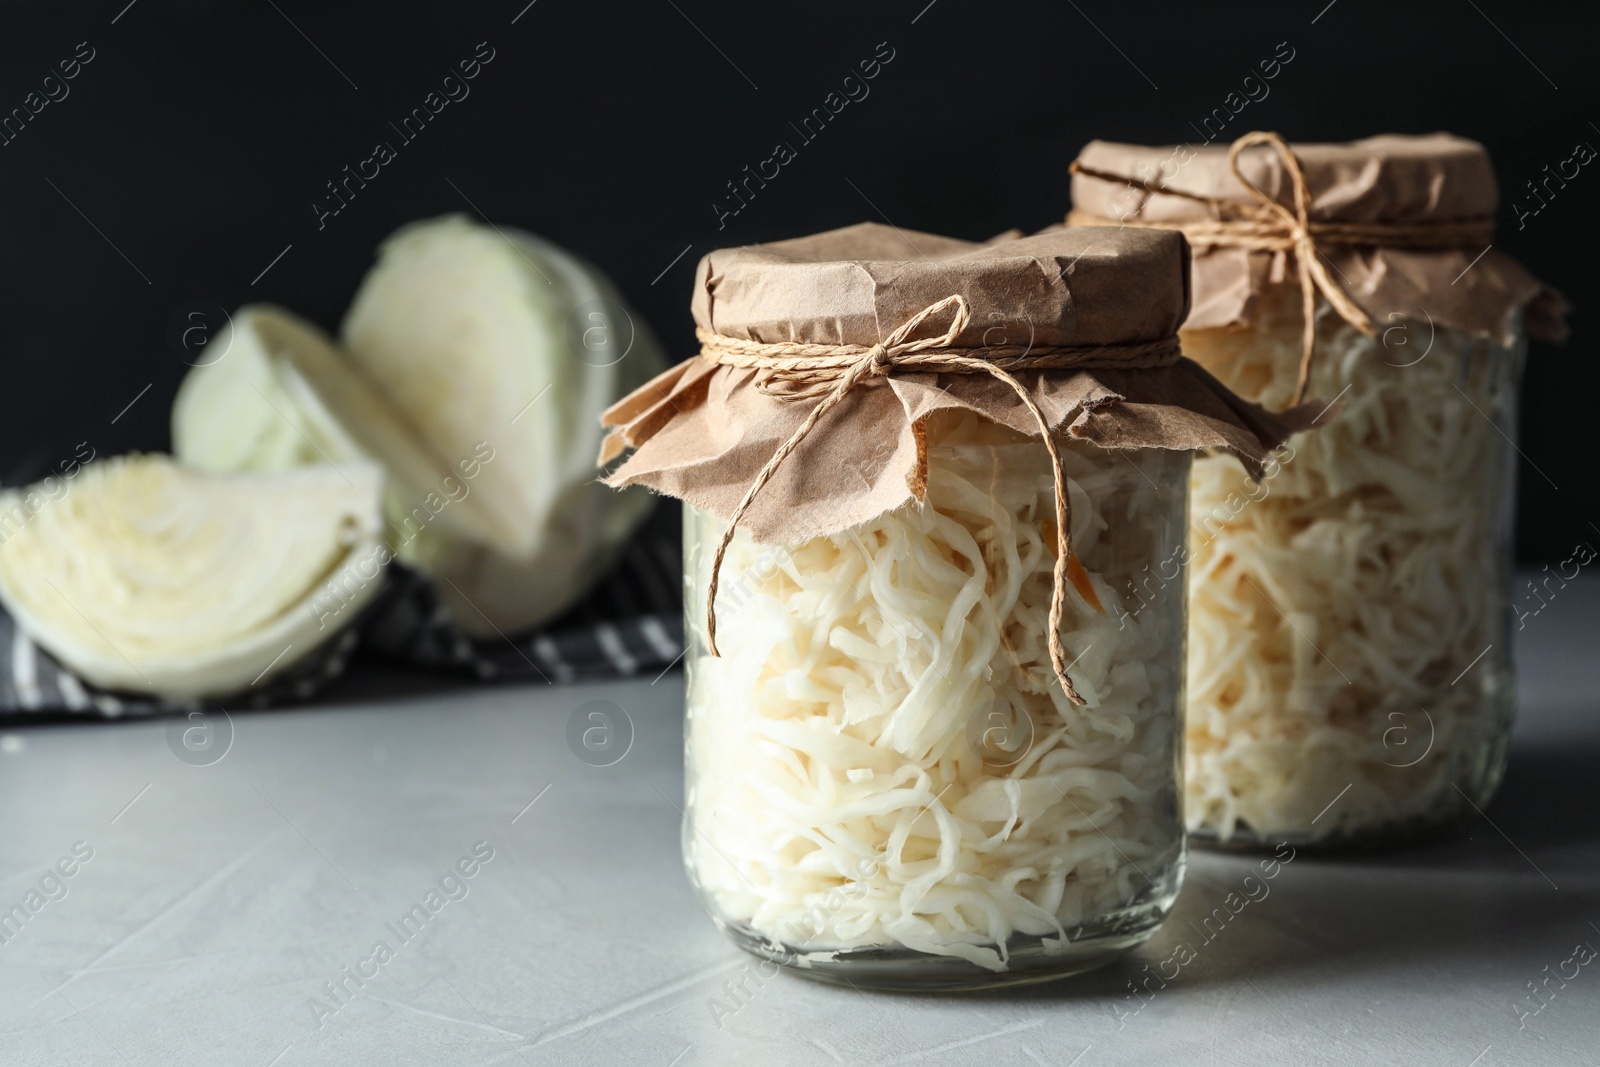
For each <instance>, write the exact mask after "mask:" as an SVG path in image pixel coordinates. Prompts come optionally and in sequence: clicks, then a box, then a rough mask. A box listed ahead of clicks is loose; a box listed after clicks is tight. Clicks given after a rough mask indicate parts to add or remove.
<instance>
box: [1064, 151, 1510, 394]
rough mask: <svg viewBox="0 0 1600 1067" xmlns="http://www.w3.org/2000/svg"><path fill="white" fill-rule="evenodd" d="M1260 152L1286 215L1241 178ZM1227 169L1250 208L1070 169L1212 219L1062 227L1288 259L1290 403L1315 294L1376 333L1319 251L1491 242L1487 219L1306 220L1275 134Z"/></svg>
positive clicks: (1234, 157)
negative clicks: (1171, 237) (1143, 231)
mask: <svg viewBox="0 0 1600 1067" xmlns="http://www.w3.org/2000/svg"><path fill="white" fill-rule="evenodd" d="M1257 145H1266V146H1268V147H1269V148H1271V149H1272V150H1273V151H1274V152H1276V153H1277V155H1278V158H1279V160H1281V161H1282V163H1283V169H1284V172H1285V173H1286V174H1287V175H1288V178H1289V186H1290V189H1291V190H1292V192H1293V194H1294V207H1293V208H1292V209H1291V208H1289V207H1286V206H1284V205H1283V204H1280V203H1278V201H1277V200H1276V199H1274V198H1273V197H1272V196H1270V195H1268V194H1267V193H1265V192H1264V191H1262V189H1261V188H1260V187H1259V186H1257V185H1256V183H1255V182H1253V181H1251V180H1250V179H1249V178H1246V177H1245V176H1244V172H1243V171H1242V170H1241V169H1240V167H1239V156H1240V155H1241V154H1242V153H1243V152H1244V151H1245V150H1246V149H1248V148H1253V147H1255V146H1257ZM1228 167H1229V168H1230V169H1231V170H1232V171H1233V175H1234V177H1236V178H1238V179H1239V182H1240V184H1242V185H1243V186H1244V187H1245V190H1246V191H1247V192H1249V194H1250V196H1251V197H1252V199H1254V200H1255V203H1254V204H1250V205H1244V206H1241V205H1239V204H1236V203H1231V202H1228V201H1225V200H1220V199H1217V198H1215V197H1208V196H1200V195H1197V194H1195V193H1189V192H1185V191H1183V190H1181V189H1172V188H1169V187H1168V186H1166V185H1163V184H1161V183H1159V182H1147V181H1141V180H1139V179H1137V178H1130V177H1128V176H1127V175H1123V174H1111V173H1108V172H1106V171H1100V170H1096V169H1094V168H1092V167H1086V166H1084V165H1083V164H1082V163H1077V162H1075V163H1073V164H1072V170H1073V172H1074V173H1077V174H1085V175H1088V176H1089V177H1091V178H1099V179H1101V180H1103V181H1112V182H1119V183H1126V184H1129V185H1133V186H1135V187H1137V188H1140V189H1143V190H1145V191H1147V192H1150V193H1156V194H1160V195H1163V196H1177V197H1182V198H1184V199H1186V200H1196V201H1199V202H1201V203H1203V204H1205V205H1207V207H1208V208H1210V209H1211V210H1212V211H1213V212H1214V213H1215V215H1216V216H1217V217H1215V218H1212V219H1199V220H1193V221H1178V220H1173V221H1171V222H1148V221H1145V220H1134V219H1123V220H1114V219H1106V218H1101V217H1098V216H1094V215H1091V214H1089V213H1086V212H1079V211H1074V212H1072V214H1071V215H1069V216H1068V221H1069V222H1071V223H1077V224H1080V225H1082V224H1090V225H1109V226H1119V225H1120V226H1127V225H1133V226H1154V227H1159V228H1162V229H1175V230H1180V231H1182V232H1183V234H1184V236H1185V237H1187V238H1188V239H1189V243H1190V244H1191V245H1193V246H1195V247H1196V248H1202V249H1203V248H1216V247H1231V248H1245V249H1249V250H1252V251H1263V252H1274V253H1290V254H1292V255H1293V257H1294V262H1295V271H1296V274H1297V275H1298V280H1299V283H1300V298H1301V299H1300V307H1301V314H1302V319H1303V328H1302V334H1301V355H1300V370H1299V376H1298V378H1297V380H1296V382H1295V390H1294V401H1293V402H1294V403H1295V404H1299V403H1301V402H1302V401H1303V400H1304V399H1305V394H1306V386H1307V384H1308V383H1309V381H1310V378H1311V362H1312V357H1313V355H1314V354H1315V350H1316V337H1317V330H1316V323H1315V322H1314V321H1313V315H1314V314H1315V312H1316V302H1317V294H1318V293H1321V294H1322V296H1323V297H1324V298H1326V299H1327V301H1328V304H1329V306H1331V307H1332V308H1333V310H1334V311H1335V312H1337V313H1338V315H1339V317H1340V318H1342V319H1343V320H1344V321H1345V322H1347V323H1349V324H1350V325H1351V326H1353V327H1355V328H1356V329H1357V330H1360V331H1361V332H1362V333H1364V334H1367V335H1368V336H1371V335H1373V334H1375V333H1376V332H1377V330H1376V328H1375V327H1374V326H1373V324H1372V320H1371V319H1370V318H1368V316H1367V313H1366V312H1365V311H1363V310H1362V309H1361V307H1360V306H1359V305H1357V304H1356V302H1355V301H1354V300H1352V299H1351V298H1350V296H1349V295H1348V294H1347V293H1346V292H1345V291H1344V289H1343V288H1342V287H1341V286H1340V285H1339V284H1338V283H1337V282H1335V281H1334V279H1333V276H1332V275H1331V274H1330V273H1329V271H1328V266H1329V264H1328V263H1327V262H1326V257H1325V256H1324V255H1323V254H1322V252H1321V250H1320V248H1319V246H1320V245H1346V246H1349V245H1364V246H1388V247H1398V248H1429V249H1438V248H1455V247H1461V246H1465V245H1469V244H1472V243H1474V242H1475V241H1478V240H1481V239H1485V235H1486V234H1488V235H1492V232H1493V220H1492V219H1489V218H1487V217H1481V218H1464V219H1441V220H1429V221H1419V222H1411V223H1397V222H1362V223H1348V222H1322V221H1313V220H1312V219H1311V218H1310V208H1311V191H1310V188H1309V186H1308V185H1307V183H1306V177H1305V172H1304V171H1303V170H1302V169H1301V166H1300V160H1299V158H1298V157H1296V156H1295V154H1294V151H1293V150H1292V149H1291V148H1290V147H1289V144H1288V142H1287V141H1285V140H1284V139H1283V138H1282V137H1280V136H1279V135H1278V134H1276V133H1268V132H1263V131H1260V130H1257V131H1254V132H1251V133H1247V134H1245V135H1244V136H1243V137H1241V138H1239V139H1238V140H1237V141H1235V142H1233V144H1232V146H1231V147H1229V149H1228Z"/></svg>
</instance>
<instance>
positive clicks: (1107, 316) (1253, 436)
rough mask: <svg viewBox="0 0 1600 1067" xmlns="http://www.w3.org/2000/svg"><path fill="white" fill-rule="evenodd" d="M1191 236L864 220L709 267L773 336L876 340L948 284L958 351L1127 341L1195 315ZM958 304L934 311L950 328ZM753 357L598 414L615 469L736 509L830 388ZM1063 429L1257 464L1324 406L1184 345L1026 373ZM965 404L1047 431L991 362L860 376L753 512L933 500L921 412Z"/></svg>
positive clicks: (774, 530) (751, 321)
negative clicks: (1243, 382)
mask: <svg viewBox="0 0 1600 1067" xmlns="http://www.w3.org/2000/svg"><path fill="white" fill-rule="evenodd" d="M1188 277H1189V259H1188V246H1187V243H1186V242H1185V241H1184V239H1183V238H1182V236H1181V235H1180V234H1177V233H1175V232H1173V231H1168V230H1132V229H1094V228H1078V229H1059V230H1055V231H1052V232H1049V233H1044V234H1039V235H1035V236H1033V237H1025V238H1019V239H1004V240H996V241H994V242H991V243H988V244H976V243H973V242H968V241H960V240H956V239H953V238H948V237H939V236H935V235H933V234H925V233H916V232H912V231H905V230H901V229H898V228H895V227H891V226H882V225H878V224H876V223H863V224H860V225H857V226H850V227H847V228H845V229H840V230H833V231H830V232H827V233H821V234H816V235H814V236H810V237H802V238H797V239H794V240H789V241H779V242H775V243H770V244H764V245H751V246H746V247H741V248H728V249H720V250H718V251H714V252H711V253H709V254H708V255H706V256H705V257H704V258H703V259H701V261H700V265H699V268H698V270H697V271H696V273H695V290H694V297H693V300H692V303H691V307H692V310H693V313H694V318H695V322H696V324H697V325H698V326H699V327H700V328H701V329H703V330H708V331H712V332H716V333H720V334H723V335H725V336H728V337H734V338H740V339H744V340H753V341H761V342H766V343H776V342H786V341H803V342H809V343H816V344H856V345H873V344H876V343H878V342H879V341H880V340H881V339H883V338H885V337H887V336H888V335H889V334H890V333H892V332H893V331H894V330H895V329H896V328H897V327H899V326H900V325H901V324H902V323H904V322H905V321H907V320H908V319H910V318H911V317H913V316H914V315H915V314H916V313H917V312H919V311H921V310H923V309H924V308H926V307H927V306H928V305H930V304H933V303H936V302H937V301H940V300H943V299H945V298H946V297H949V296H951V295H952V294H960V295H962V296H964V297H965V298H966V299H967V301H968V302H969V304H970V307H971V311H972V319H971V322H970V324H969V326H968V327H967V328H966V329H965V330H964V331H963V332H962V333H961V334H960V335H959V336H958V337H957V338H956V339H955V346H956V347H957V348H960V349H961V350H963V354H969V355H974V356H981V355H982V354H983V351H984V350H985V348H994V347H997V346H1002V345H1006V346H1014V345H1019V344H1023V345H1025V344H1034V345H1049V346H1069V345H1070V346H1080V345H1083V346H1087V345H1116V344H1133V343H1139V342H1149V341H1159V340H1162V339H1164V338H1168V337H1171V336H1173V335H1174V334H1175V333H1176V331H1177V329H1178V326H1179V325H1180V324H1181V323H1182V322H1183V320H1184V316H1185V315H1186V314H1187V312H1188V307H1189V292H1188ZM949 322H950V320H949V319H945V320H943V321H940V322H937V323H934V322H929V323H927V324H925V325H926V327H927V330H926V335H927V336H937V335H938V334H939V332H941V331H942V330H944V329H945V328H947V326H948V325H949ZM755 374H756V372H755V371H754V370H751V369H747V368H739V367H731V366H726V365H720V364H716V363H713V362H712V361H710V360H708V359H704V358H699V357H694V358H690V359H688V360H685V361H684V362H682V363H680V364H678V365H677V366H675V367H673V368H671V369H670V370H668V371H667V372H665V373H664V374H661V375H660V376H658V377H657V378H655V379H654V380H653V381H651V382H649V383H648V384H646V385H644V386H642V387H640V388H639V389H637V390H636V391H634V392H633V393H632V394H630V395H629V396H627V397H625V398H624V399H622V400H621V401H619V402H618V403H617V404H615V405H613V406H612V407H611V408H610V409H609V410H608V411H606V412H605V414H604V415H603V416H602V422H603V423H604V425H606V426H608V427H611V428H612V430H613V432H612V434H611V436H610V437H609V438H608V439H607V442H606V445H605V448H604V449H603V451H602V454H601V462H602V463H609V462H611V461H612V460H614V459H615V458H616V457H617V456H619V455H621V454H622V453H623V452H625V451H627V450H628V449H630V448H631V449H633V452H632V454H631V455H629V456H628V457H627V459H626V460H625V461H624V462H623V463H622V464H621V465H620V466H619V467H617V468H616V469H615V470H614V471H612V472H611V474H610V475H609V476H608V477H607V478H606V481H607V483H608V484H610V485H613V486H624V485H632V484H643V485H647V486H650V487H651V488H653V489H655V490H656V491H658V492H662V493H666V494H668V495H671V496H675V497H678V498H680V499H682V500H684V501H686V502H688V503H689V504H692V505H693V506H695V507H697V508H700V509H702V510H706V511H710V512H712V513H713V514H715V515H717V516H718V517H720V518H722V519H723V520H724V521H726V520H727V519H729V518H730V517H731V516H732V515H733V512H734V510H735V509H736V508H737V506H738V504H739V501H740V500H741V498H742V497H743V496H744V494H745V491H746V490H747V489H748V488H749V486H750V484H751V482H752V481H753V480H754V479H755V477H756V476H757V474H758V473H759V472H760V470H761V468H762V467H763V465H765V464H766V462H767V461H768V460H769V459H771V458H772V455H773V453H774V452H775V451H777V449H778V448H779V446H780V445H782V444H783V443H784V442H785V441H786V440H787V439H788V438H789V437H790V436H791V435H792V434H793V433H794V431H795V430H796V429H797V428H798V427H799V425H800V423H801V422H802V421H803V420H804V419H805V417H806V415H807V414H808V413H809V412H810V410H811V408H812V406H814V405H815V404H816V403H819V402H820V400H818V399H810V400H792V399H790V400H784V399H780V398H778V397H775V396H772V395H769V394H768V393H766V392H763V391H762V390H760V389H758V388H757V387H756V385H755V382H754V379H755ZM1016 376H1017V378H1018V380H1019V381H1021V382H1022V383H1023V384H1024V385H1025V386H1026V387H1027V388H1028V390H1029V392H1030V395H1031V396H1032V399H1033V400H1034V402H1035V403H1036V404H1037V405H1038V406H1039V408H1040V409H1041V411H1043V413H1044V414H1045V416H1046V418H1047V421H1048V422H1049V424H1050V426H1051V428H1052V430H1053V431H1061V432H1064V433H1065V434H1066V435H1068V436H1070V437H1072V438H1077V439H1079V440H1083V441H1088V442H1092V443H1093V444H1095V445H1098V446H1101V447H1104V448H1110V449H1132V448H1170V449H1184V450H1194V449H1221V450H1225V451H1228V452H1231V453H1233V454H1235V455H1237V456H1238V457H1239V458H1240V459H1241V460H1243V461H1244V463H1245V464H1246V466H1247V467H1250V468H1251V469H1253V470H1259V469H1260V467H1261V464H1262V463H1263V461H1264V460H1265V458H1266V454H1267V452H1268V451H1269V450H1270V449H1272V448H1274V447H1276V446H1277V445H1278V444H1280V443H1281V442H1282V441H1283V440H1284V438H1286V437H1287V436H1288V435H1289V434H1290V433H1291V432H1293V431H1294V430H1296V429H1299V428H1302V427H1303V426H1305V425H1308V424H1309V423H1310V421H1311V418H1312V415H1313V414H1314V413H1315V412H1314V410H1313V406H1312V405H1307V406H1306V407H1305V408H1302V409H1299V410H1297V411H1294V412H1289V413H1285V414H1272V413H1269V412H1267V411H1265V410H1264V409H1262V408H1260V407H1258V406H1256V405H1254V404H1250V403H1248V402H1246V401H1244V400H1242V399H1240V398H1239V397H1237V396H1235V395H1234V394H1233V393H1232V392H1231V391H1230V390H1229V389H1228V388H1227V387H1226V386H1224V385H1222V384H1221V383H1220V382H1219V381H1218V380H1217V379H1216V378H1214V377H1212V376H1211V375H1210V374H1209V373H1208V372H1207V371H1205V370H1204V369H1202V368H1201V367H1200V366H1199V365H1198V364H1196V363H1194V362H1193V361H1191V360H1188V359H1181V360H1179V361H1178V362H1176V363H1173V364H1170V365H1167V366H1162V367H1154V368H1128V369H1123V368H1118V367H1094V368H1074V369H1065V370H1022V371H1018V372H1017V373H1016ZM947 408H966V409H970V410H972V411H975V412H977V413H978V414H980V415H982V416H984V417H987V418H989V419H991V420H993V421H995V422H997V423H1001V424H1003V425H1005V426H1008V427H1010V428H1012V429H1014V430H1016V431H1018V432H1019V433H1022V434H1028V435H1031V436H1034V437H1037V436H1038V428H1037V425H1036V424H1035V422H1034V421H1033V419H1032V417H1031V416H1030V415H1029V414H1028V412H1027V409H1026V408H1025V406H1024V405H1023V404H1022V403H1021V401H1020V399H1019V398H1018V397H1017V395H1016V394H1015V393H1014V392H1013V391H1012V390H1011V389H1010V388H1009V387H1008V386H1007V385H1006V384H1005V383H1003V382H1000V381H997V380H995V379H993V378H991V377H989V376H988V375H973V374H961V373H942V372H941V373H929V372H915V373H913V372H910V371H906V372H900V371H896V372H893V373H891V374H889V375H888V376H887V377H885V378H881V379H876V380H869V381H866V382H863V383H862V384H861V385H860V386H858V387H857V388H856V389H855V390H854V391H852V392H851V393H850V394H849V396H847V397H846V399H845V400H844V401H843V402H842V403H841V404H840V406H839V407H838V408H836V409H835V410H833V411H832V412H830V413H829V414H828V415H827V417H826V418H825V419H824V420H823V421H822V422H821V423H820V424H819V425H818V426H817V428H816V430H815V432H813V433H811V434H810V435H809V436H807V437H806V438H805V439H804V440H803V441H802V442H801V444H800V446H799V447H798V449H797V450H796V451H795V452H794V453H793V454H792V455H791V456H790V457H789V459H788V460H787V461H786V462H785V463H784V464H783V465H782V466H780V467H779V468H778V471H777V473H776V475H775V476H774V477H773V479H772V481H771V482H770V483H768V485H767V486H766V487H765V488H764V489H762V491H761V492H760V493H759V494H758V495H757V497H756V499H755V501H754V502H753V504H752V505H751V507H750V509H749V510H748V511H747V512H746V514H745V517H744V519H743V522H742V525H743V526H745V527H746V528H747V529H748V530H749V532H750V533H751V534H752V535H753V536H754V537H755V539H756V540H757V541H761V542H768V543H773V542H778V543H797V542H800V541H804V540H808V539H810V538H813V537H820V536H824V535H827V534H833V533H837V532H839V531H841V530H844V529H847V528H849V527H851V526H855V525H858V524H860V523H862V522H866V521H868V520H870V519H873V518H875V517H877V516H879V515H882V514H884V513H885V512H888V511H890V510H893V509H894V508H897V507H900V506H901V505H903V504H905V503H906V502H908V501H910V500H912V499H914V498H920V496H921V487H922V486H923V485H924V484H925V481H926V477H925V475H926V472H925V470H924V467H923V464H924V456H923V452H924V442H923V424H924V422H925V420H926V419H927V418H928V417H929V416H930V415H932V414H933V413H935V412H937V411H940V410H942V409H947Z"/></svg>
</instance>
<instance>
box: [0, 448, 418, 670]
mask: <svg viewBox="0 0 1600 1067" xmlns="http://www.w3.org/2000/svg"><path fill="white" fill-rule="evenodd" d="M381 484H382V481H381V473H380V472H379V471H378V470H377V469H376V468H375V467H373V466H371V465H370V464H365V463H352V464H348V465H346V466H344V467H342V468H340V469H337V470H336V469H334V468H332V467H307V468H302V469H298V470H293V471H286V472H282V473H274V474H263V473H248V474H233V475H219V474H209V473H203V472H199V471H193V470H188V469H185V468H183V467H181V466H178V465H177V464H175V463H173V462H171V461H170V460H169V459H167V458H166V457H163V456H128V457H121V458H117V459H107V460H101V461H100V462H98V463H92V464H90V465H88V466H86V467H84V468H83V469H82V470H81V471H79V472H78V474H77V476H76V477H75V478H74V480H73V481H72V482H71V483H70V485H69V487H68V489H67V491H66V492H65V493H64V494H56V495H55V496H54V498H51V497H49V496H45V495H42V494H38V493H30V492H28V491H26V490H24V491H22V492H18V491H11V492H8V493H4V494H0V601H3V602H4V604H5V608H6V611H8V612H9V613H10V614H11V616H12V618H13V619H15V620H16V622H17V624H18V625H19V626H20V627H21V628H22V630H23V631H24V632H25V633H26V634H27V635H28V636H29V637H30V638H32V639H33V640H34V641H35V642H37V643H38V644H39V645H41V646H42V647H44V648H45V649H46V650H47V651H49V652H50V653H51V654H52V655H53V656H55V658H56V659H58V660H60V661H61V662H62V663H63V664H64V665H66V666H67V667H68V668H70V669H71V670H72V671H73V672H75V673H76V674H77V675H79V676H80V677H82V678H84V679H86V680H87V681H89V682H91V683H93V684H94V685H97V686H101V687H103V688H106V689H117V690H128V691H133V692H144V693H153V694H155V695H157V696H160V697H164V698H166V699H169V700H188V699H194V698H199V697H211V696H224V695H227V694H231V693H235V692H238V691H240V690H244V689H247V688H249V687H251V686H254V685H259V684H262V683H264V682H266V681H268V680H269V679H271V678H272V677H273V676H274V675H276V674H278V673H281V672H282V671H284V670H285V669H287V668H288V667H290V666H292V665H293V664H295V663H297V662H299V661H300V660H301V659H303V658H304V657H305V656H306V655H308V654H309V653H311V652H312V651H313V650H315V649H316V648H317V647H319V646H320V645H322V644H323V643H324V642H325V641H327V640H328V639H329V638H331V637H333V636H334V635H335V634H337V633H338V632H339V631H340V630H341V629H342V628H343V624H344V623H345V622H347V621H349V620H351V619H353V618H354V616H355V615H356V614H357V613H358V612H359V611H360V610H361V608H362V607H363V606H364V605H365V604H366V603H367V602H368V601H370V600H371V599H372V597H373V596H374V595H375V594H376V593H377V592H378V590H379V588H380V587H381V585H382V568H383V564H384V563H385V562H386V560H387V555H386V550H385V549H384V547H383V545H382V543H381V540H380V536H381V533H382V520H381V518H380V512H379V492H380V488H381Z"/></svg>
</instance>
